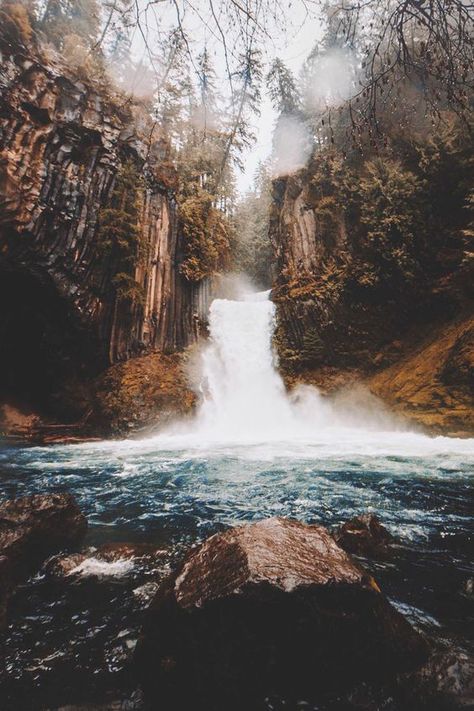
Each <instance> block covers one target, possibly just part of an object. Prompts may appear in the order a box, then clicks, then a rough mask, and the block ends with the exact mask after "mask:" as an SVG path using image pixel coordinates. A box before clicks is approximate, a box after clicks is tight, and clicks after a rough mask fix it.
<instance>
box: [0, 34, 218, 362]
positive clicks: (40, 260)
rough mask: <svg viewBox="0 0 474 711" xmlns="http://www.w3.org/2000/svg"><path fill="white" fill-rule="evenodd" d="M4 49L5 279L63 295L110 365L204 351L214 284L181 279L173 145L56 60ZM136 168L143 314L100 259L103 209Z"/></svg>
mask: <svg viewBox="0 0 474 711" xmlns="http://www.w3.org/2000/svg"><path fill="white" fill-rule="evenodd" d="M0 50H1V57H0V60H1V63H0V92H1V95H0V270H2V271H6V272H10V273H16V272H17V270H21V271H22V272H24V273H26V274H30V275H31V276H32V277H34V278H35V279H36V280H38V281H39V282H40V283H44V284H45V285H48V288H54V289H55V290H57V293H58V297H59V298H61V299H63V300H64V302H65V304H66V305H67V308H68V309H69V312H70V320H71V321H74V320H77V323H78V326H79V327H80V328H81V329H82V331H83V333H84V334H86V336H87V337H88V338H90V340H91V341H92V342H93V344H94V345H93V352H94V354H95V356H94V357H95V358H96V359H97V361H100V362H101V363H102V365H106V364H107V363H113V362H116V361H118V360H122V359H126V358H128V357H130V356H131V355H134V354H136V353H139V352H142V351H144V350H146V349H148V348H158V349H163V350H165V351H173V350H176V349H180V348H182V347H184V346H186V345H187V344H189V343H190V342H193V341H194V340H195V338H196V336H197V334H198V332H199V329H200V317H201V316H203V315H204V314H205V312H206V310H207V297H208V292H209V285H208V284H197V285H191V284H190V283H188V282H187V281H186V280H185V279H184V278H183V277H182V276H181V275H180V273H179V261H180V254H181V251H182V245H181V236H180V231H179V224H178V215H177V209H176V204H175V201H174V198H173V189H172V185H173V180H174V176H173V175H172V169H170V168H169V166H168V167H166V166H165V162H164V153H165V149H166V144H165V141H164V139H163V138H161V139H160V137H159V133H158V132H157V131H156V132H155V134H156V136H157V137H156V139H155V140H154V141H153V143H151V145H147V142H146V141H145V140H143V139H142V138H141V136H142V135H146V131H145V130H142V131H140V129H139V128H137V126H139V124H140V122H141V123H142V124H143V122H144V121H145V120H146V119H144V118H143V116H142V118H140V113H139V112H140V108H139V107H137V106H136V105H134V104H133V103H132V102H131V101H127V100H126V99H125V98H124V97H120V96H117V95H113V94H112V93H111V91H110V89H107V88H106V87H105V86H104V87H103V88H101V87H100V86H99V85H98V84H97V83H92V82H90V81H89V80H87V79H78V78H77V77H76V76H74V75H73V74H72V73H71V72H70V71H69V70H68V69H66V68H65V67H64V66H63V65H62V64H61V63H60V62H59V60H49V61H48V62H46V61H45V60H44V58H43V57H41V56H40V55H39V54H38V56H32V55H31V51H27V50H25V48H22V47H18V46H17V47H13V46H11V44H9V43H8V41H7V40H5V39H1V37H0ZM144 128H145V129H146V128H147V127H146V126H145V127H144ZM126 161H132V162H133V163H134V164H135V165H136V166H137V168H138V170H139V171H140V173H141V175H142V176H143V178H144V179H143V186H142V187H141V188H140V190H141V193H142V194H141V196H140V197H141V199H140V203H141V206H142V207H141V217H140V224H139V227H140V231H141V237H142V243H143V244H144V246H145V249H144V250H143V251H144V253H145V255H146V256H145V259H144V260H142V262H141V264H140V266H139V267H137V270H136V274H131V275H130V276H132V277H134V278H135V279H136V280H137V282H138V283H139V284H140V285H141V286H142V287H143V289H144V292H145V295H146V296H145V303H144V304H135V305H134V304H133V303H131V302H130V303H128V304H127V303H125V304H124V303H120V304H118V302H117V297H116V294H115V289H114V288H113V283H112V276H113V274H112V269H111V265H110V264H108V263H107V259H104V258H103V256H101V255H100V253H99V251H98V249H97V234H98V216H99V211H100V209H101V208H102V207H104V206H107V204H108V202H109V199H110V196H111V193H112V190H113V187H114V181H115V179H116V175H117V171H118V170H119V168H120V166H121V165H123V164H124V162H126ZM170 171H171V175H170Z"/></svg>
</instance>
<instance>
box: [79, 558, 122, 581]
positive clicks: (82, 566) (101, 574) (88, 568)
mask: <svg viewBox="0 0 474 711" xmlns="http://www.w3.org/2000/svg"><path fill="white" fill-rule="evenodd" d="M134 565H135V564H134V561H133V560H131V559H130V558H119V559H118V560H114V561H111V562H108V561H105V560H101V559H100V558H95V557H94V556H92V557H91V558H86V559H85V560H83V561H82V563H79V565H76V566H75V567H74V568H72V569H71V570H70V571H69V573H68V575H81V576H83V577H90V576H92V575H93V576H95V577H97V578H106V577H113V578H121V577H124V576H126V575H128V574H129V573H130V572H131V571H132V570H133V568H134Z"/></svg>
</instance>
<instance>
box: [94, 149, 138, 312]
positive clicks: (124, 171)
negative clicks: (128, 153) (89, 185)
mask: <svg viewBox="0 0 474 711" xmlns="http://www.w3.org/2000/svg"><path fill="white" fill-rule="evenodd" d="M140 188H141V179H140V175H139V173H138V170H137V168H136V166H135V165H134V164H133V163H132V162H131V161H128V162H126V163H124V164H123V165H122V166H121V168H120V170H119V172H118V173H117V175H116V178H115V185H114V188H113V191H112V195H111V199H110V203H109V205H107V206H106V207H104V208H103V209H102V210H101V211H100V214H99V231H98V240H97V248H98V251H99V254H100V255H101V256H102V257H103V258H104V259H105V260H107V263H108V265H109V270H110V278H111V282H112V284H113V285H114V286H115V290H116V295H117V300H118V301H124V300H127V301H131V302H137V303H141V302H142V301H143V298H144V294H143V289H142V287H141V286H140V285H139V284H138V283H137V282H136V281H135V278H134V277H135V269H136V267H137V265H138V264H139V262H140V260H141V259H142V257H143V245H142V243H141V239H140V238H141V230H140V226H139V216H140Z"/></svg>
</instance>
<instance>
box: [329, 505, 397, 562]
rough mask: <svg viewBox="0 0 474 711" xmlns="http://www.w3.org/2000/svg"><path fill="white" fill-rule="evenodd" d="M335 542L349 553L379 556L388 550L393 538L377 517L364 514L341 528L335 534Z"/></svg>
mask: <svg viewBox="0 0 474 711" xmlns="http://www.w3.org/2000/svg"><path fill="white" fill-rule="evenodd" d="M334 540H335V541H336V543H337V545H338V546H340V547H341V548H343V549H344V550H345V551H347V552H348V553H354V554H356V555H362V556H378V555H380V554H383V553H384V552H385V551H386V550H387V547H388V545H389V544H390V543H391V542H392V541H393V536H392V535H391V533H389V532H388V531H387V529H386V528H385V526H382V524H381V523H380V521H379V520H378V518H377V516H374V515H373V514H362V515H361V516H356V517H355V518H353V519H351V520H350V521H347V522H346V523H344V524H342V526H339V528H338V529H336V531H335V533H334Z"/></svg>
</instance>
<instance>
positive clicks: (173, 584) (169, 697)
mask: <svg viewBox="0 0 474 711" xmlns="http://www.w3.org/2000/svg"><path fill="white" fill-rule="evenodd" d="M427 653H428V647H427V643H426V642H425V640H424V639H423V638H422V637H421V636H420V635H419V634H418V633H417V632H416V631H415V630H414V629H413V628H412V627H411V626H410V624H409V623H408V622H407V620H406V619H405V618H404V617H403V616H402V615H401V614H400V613H398V612H397V611H396V610H395V609H394V608H393V607H392V606H391V605H390V604H389V602H388V601H387V600H386V598H385V597H384V596H383V595H382V593H381V592H380V590H379V588H378V586H377V584H376V583H375V581H374V580H373V578H372V577H371V576H370V575H368V574H367V573H366V572H365V571H364V570H363V569H362V568H360V567H359V566H358V565H357V564H356V563H355V562H354V561H353V560H352V559H351V558H350V557H349V556H348V555H347V554H346V553H345V552H344V551H343V550H342V549H341V548H339V547H338V546H337V545H336V543H335V542H334V539H333V538H332V536H331V535H330V533H329V532H328V531H327V530H326V529H325V528H322V527H321V526H308V525H304V524H302V523H297V522H294V521H289V520H286V519H280V518H271V519H267V520H264V521H260V522H258V523H255V524H252V525H247V526H242V527H238V528H234V529H230V530H228V531H226V532H225V533H219V534H216V535H215V536H212V537H211V538H209V539H208V540H207V541H206V542H204V543H203V544H202V545H201V546H199V547H198V548H197V549H195V550H193V551H191V553H190V555H189V556H188V558H187V559H186V560H185V561H184V563H183V564H182V566H181V567H180V568H179V569H178V570H177V571H176V572H175V573H174V574H173V575H171V576H170V577H169V578H168V579H167V580H166V581H165V582H164V584H163V585H162V586H161V588H160V589H159V590H158V592H157V595H156V597H155V599H154V601H153V602H152V604H151V606H150V608H149V611H148V617H147V620H146V622H145V625H144V629H143V632H142V635H141V638H140V640H139V643H138V645H137V650H136V657H135V661H136V670H137V674H138V676H139V678H140V681H141V684H142V687H143V690H144V692H145V696H146V697H147V698H148V700H149V701H150V702H151V703H152V705H153V708H154V707H155V706H156V707H157V708H158V706H159V707H160V708H164V709H165V708H173V709H184V708H193V709H203V710H204V709H205V710H206V711H213V710H216V711H217V709H219V710H220V711H222V709H226V711H230V710H232V711H234V710H235V711H237V710H239V711H242V710H243V709H245V711H251V710H252V709H257V708H261V704H262V702H263V700H264V699H265V698H266V697H275V696H276V697H279V698H283V699H286V700H288V701H289V702H295V701H296V700H298V699H305V700H312V701H313V700H315V699H317V698H318V697H319V696H320V695H321V694H324V693H328V692H331V691H338V692H339V691H340V690H341V689H344V688H349V687H350V686H351V685H352V684H354V683H357V682H359V681H364V680H386V679H390V678H393V676H394V675H395V674H396V673H397V672H398V671H402V670H407V669H412V668H416V667H417V666H418V665H419V664H420V663H421V662H422V661H423V660H424V659H425V658H426V656H427Z"/></svg>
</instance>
